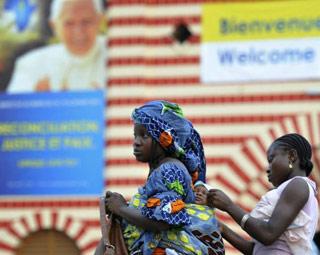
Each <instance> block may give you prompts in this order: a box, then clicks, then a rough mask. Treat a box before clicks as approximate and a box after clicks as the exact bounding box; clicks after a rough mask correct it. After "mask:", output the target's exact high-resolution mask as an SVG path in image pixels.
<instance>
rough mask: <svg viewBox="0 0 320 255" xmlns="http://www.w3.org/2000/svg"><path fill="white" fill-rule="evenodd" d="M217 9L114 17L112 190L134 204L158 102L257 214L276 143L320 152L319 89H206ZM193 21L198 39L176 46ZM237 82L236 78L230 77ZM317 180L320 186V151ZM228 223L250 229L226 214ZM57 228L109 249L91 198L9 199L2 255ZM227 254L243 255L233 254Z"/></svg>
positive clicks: (108, 175)
mask: <svg viewBox="0 0 320 255" xmlns="http://www.w3.org/2000/svg"><path fill="white" fill-rule="evenodd" d="M203 2H212V1H209V0H111V1H109V9H108V19H109V25H108V33H109V34H108V38H109V39H108V77H109V80H108V88H107V102H106V104H107V110H106V132H105V144H106V150H105V172H104V173H105V175H104V176H105V186H106V189H110V190H112V191H116V192H119V193H121V194H123V195H125V197H127V198H129V197H131V196H132V194H134V193H135V192H136V191H137V187H138V186H139V185H142V184H143V183H144V181H145V178H146V176H147V171H148V170H147V166H146V165H143V164H139V163H137V162H136V161H135V160H134V157H133V155H132V149H131V143H132V134H133V130H132V124H131V121H130V115H131V111H132V110H133V108H134V107H137V106H139V105H141V104H143V103H144V102H146V101H148V100H152V99H166V100H170V101H174V102H176V103H179V104H180V105H181V106H182V108H183V110H184V113H185V115H186V116H187V117H188V118H189V119H191V120H192V122H193V123H194V126H195V127H196V128H197V130H198V131H199V133H200V135H201V136H202V139H203V142H204V147H205V154H206V157H207V181H208V183H209V184H210V185H211V186H213V187H216V188H221V189H223V190H224V191H225V192H226V193H227V194H229V195H230V196H231V198H232V199H233V200H234V201H236V202H237V203H239V204H240V205H241V206H243V207H244V208H246V209H248V210H250V209H251V208H252V207H253V206H254V204H255V203H256V202H257V200H258V199H259V197H260V196H261V195H262V194H264V193H265V192H266V191H267V190H268V188H269V184H268V183H267V180H266V178H265V173H264V169H265V167H266V156H265V154H266V150H267V147H268V145H269V144H270V143H271V142H272V140H273V139H274V138H275V137H277V136H279V135H281V134H284V133H287V132H299V133H301V134H303V135H305V136H306V137H307V138H309V140H310V141H311V142H312V143H313V144H314V145H315V146H318V148H319V146H320V95H317V94H315V95H314V94H310V93H309V92H310V91H311V90H312V91H313V89H316V90H317V89H318V90H319V88H320V83H319V82H316V81H314V82H293V83H279V84H277V83H272V84H267V83H255V84H237V85H236V84H224V85H222V84H220V85H214V84H210V85H205V84H201V82H200V66H199V63H200V59H199V52H200V35H201V26H200V22H201V18H200V15H201V4H202V3H203ZM180 21H184V22H185V23H187V24H188V26H189V28H190V30H191V32H192V34H193V36H192V37H191V39H190V40H189V41H188V42H186V43H184V44H179V43H175V42H174V40H173V39H172V37H171V34H172V32H173V29H174V26H175V25H176V24H177V23H178V22H180ZM230 75H232V74H230ZM314 162H315V171H314V173H313V176H312V177H313V178H314V179H316V180H317V181H318V183H319V181H320V172H319V169H320V150H319V149H318V150H316V149H315V150H314ZM218 216H219V217H220V219H221V220H223V221H225V222H226V223H227V224H229V225H230V226H231V227H232V228H234V229H235V230H238V231H239V232H240V233H243V232H241V230H240V229H239V227H238V226H236V225H235V224H234V222H233V221H232V220H231V219H230V218H229V217H227V216H226V215H224V214H221V213H219V212H218ZM42 228H56V229H58V230H61V231H64V232H65V233H67V234H68V236H70V237H71V238H72V239H74V240H76V242H77V244H78V246H79V247H80V249H81V251H82V254H85V255H86V254H88V255H89V254H93V251H94V247H95V245H96V243H97V241H98V240H99V236H100V228H99V222H98V203H97V201H96V200H88V199H87V198H75V199H73V200H71V201H70V199H68V198H63V199H50V198H48V199H42V200H41V201H40V200H34V199H32V198H30V199H29V200H27V201H24V200H19V199H14V200H13V201H12V199H3V200H0V254H1V255H2V254H3V255H9V254H10V255H13V254H14V250H15V248H16V247H17V246H18V245H19V243H20V241H21V239H22V238H23V237H24V236H26V235H27V234H28V233H30V232H32V231H35V230H37V229H42ZM226 254H227V255H229V254H239V253H238V252H237V251H235V250H234V249H232V248H231V247H230V246H229V245H227V253H226Z"/></svg>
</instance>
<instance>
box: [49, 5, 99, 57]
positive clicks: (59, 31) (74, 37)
mask: <svg viewBox="0 0 320 255" xmlns="http://www.w3.org/2000/svg"><path fill="white" fill-rule="evenodd" d="M100 20H101V15H99V14H98V13H97V11H96V9H95V7H94V4H93V2H92V0H66V1H65V3H64V4H63V7H62V10H61V13H60V16H59V17H58V18H57V20H56V21H55V22H54V23H53V24H52V25H53V28H54V30H55V33H56V35H57V36H58V37H59V39H60V40H61V41H62V42H63V43H64V44H65V46H66V47H67V49H68V50H69V51H70V52H71V53H72V54H74V55H78V56H81V55H85V54H86V53H88V51H89V50H90V49H91V48H92V47H93V45H94V44H95V41H96V37H97V34H98V30H99V25H100Z"/></svg>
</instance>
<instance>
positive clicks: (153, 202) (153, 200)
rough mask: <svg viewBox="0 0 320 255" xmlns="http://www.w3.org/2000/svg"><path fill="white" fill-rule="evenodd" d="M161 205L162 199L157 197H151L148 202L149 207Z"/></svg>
mask: <svg viewBox="0 0 320 255" xmlns="http://www.w3.org/2000/svg"><path fill="white" fill-rule="evenodd" d="M158 205H160V199H159V198H156V197H151V198H149V199H148V200H147V207H155V206H158Z"/></svg>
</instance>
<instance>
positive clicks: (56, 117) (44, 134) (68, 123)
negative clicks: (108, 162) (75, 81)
mask: <svg viewBox="0 0 320 255" xmlns="http://www.w3.org/2000/svg"><path fill="white" fill-rule="evenodd" d="M104 105H105V102H104V95H103V92H101V91H89V92H87V91H86V92H58V93H29V94H14V95H6V94H3V95H0V195H93V196H96V195H100V194H101V193H102V190H103V168H104V160H103V149H104V139H103V131H104V128H105V124H104Z"/></svg>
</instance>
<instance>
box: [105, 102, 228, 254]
mask: <svg viewBox="0 0 320 255" xmlns="http://www.w3.org/2000/svg"><path fill="white" fill-rule="evenodd" d="M132 119H133V122H134V143H133V154H134V156H135V157H136V159H137V160H138V161H140V162H145V163H148V164H149V169H150V171H149V175H148V179H147V181H146V183H145V185H144V186H143V187H140V188H139V191H138V193H137V194H136V195H134V196H133V198H132V200H131V202H130V203H129V205H128V204H127V203H126V201H125V199H124V198H123V196H122V195H120V194H118V193H113V192H111V191H107V193H106V209H107V210H108V211H109V212H111V213H113V214H116V215H118V216H120V217H121V218H122V219H123V221H122V227H123V234H124V237H125V241H126V244H127V247H128V250H129V253H130V254H143V255H161V254H183V255H207V254H208V255H211V254H224V246H223V242H222V238H221V235H220V232H219V228H218V222H217V220H216V218H215V217H214V211H213V209H211V208H209V207H207V206H203V205H196V204H194V201H195V197H194V191H193V183H194V182H195V181H197V180H202V181H205V170H206V162H205V158H204V153H203V147H202V142H201V139H200V136H199V134H198V133H197V131H196V130H195V129H194V128H193V125H192V123H191V122H190V121H189V120H187V119H186V118H184V117H183V114H182V110H181V108H180V107H179V106H178V105H177V104H173V103H170V102H166V101H151V102H149V103H146V104H145V105H143V106H141V107H139V108H137V109H135V110H134V111H133V113H132Z"/></svg>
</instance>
